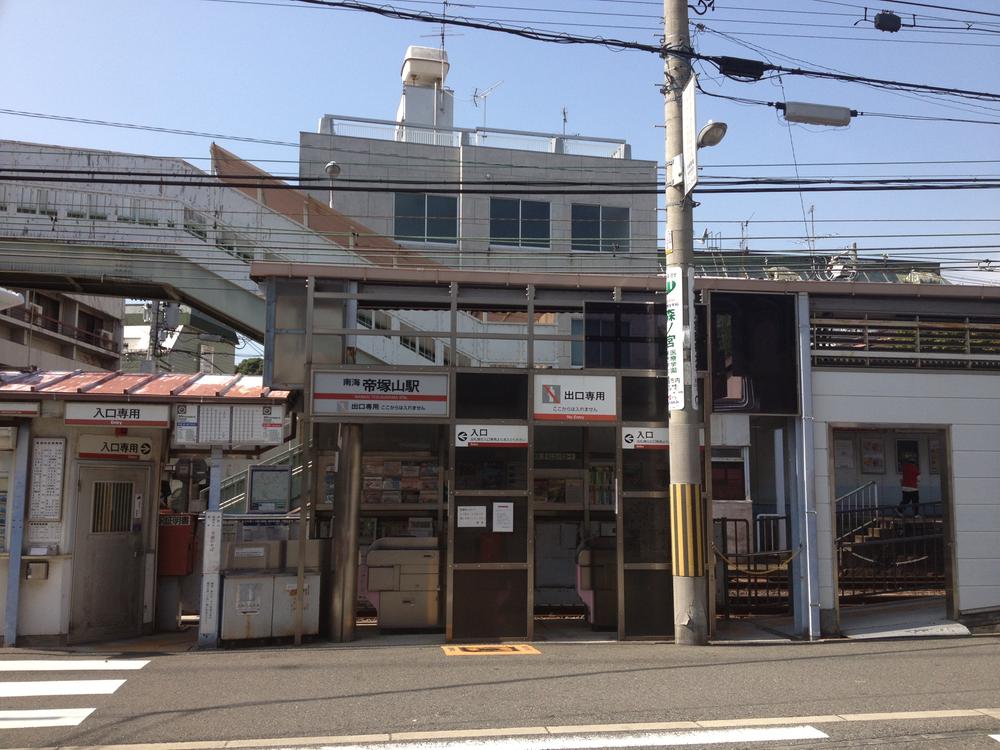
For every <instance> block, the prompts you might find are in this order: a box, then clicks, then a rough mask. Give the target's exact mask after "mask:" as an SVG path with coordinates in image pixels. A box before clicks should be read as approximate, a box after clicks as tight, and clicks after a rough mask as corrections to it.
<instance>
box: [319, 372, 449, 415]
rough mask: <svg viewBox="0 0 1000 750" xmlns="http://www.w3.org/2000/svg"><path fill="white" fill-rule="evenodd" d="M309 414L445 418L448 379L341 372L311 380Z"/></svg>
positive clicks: (411, 373) (411, 374) (384, 373)
mask: <svg viewBox="0 0 1000 750" xmlns="http://www.w3.org/2000/svg"><path fill="white" fill-rule="evenodd" d="M313 413H314V414H338V415H350V416H352V417H384V416H392V417H446V416H448V376H447V375H436V374H428V373H425V372H373V371H370V370H341V371H336V372H317V373H315V375H314V378H313Z"/></svg>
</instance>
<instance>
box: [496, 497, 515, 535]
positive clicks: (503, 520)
mask: <svg viewBox="0 0 1000 750" xmlns="http://www.w3.org/2000/svg"><path fill="white" fill-rule="evenodd" d="M493 530H494V531H503V532H508V533H509V532H512V531H514V503H493Z"/></svg>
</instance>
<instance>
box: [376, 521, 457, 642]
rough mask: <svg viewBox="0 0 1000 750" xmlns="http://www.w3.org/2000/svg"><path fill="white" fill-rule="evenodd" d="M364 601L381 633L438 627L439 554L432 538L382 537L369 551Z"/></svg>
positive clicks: (439, 608) (439, 610)
mask: <svg viewBox="0 0 1000 750" xmlns="http://www.w3.org/2000/svg"><path fill="white" fill-rule="evenodd" d="M367 569H368V577H367V592H366V598H367V599H368V600H369V601H370V602H371V603H372V605H373V606H374V607H375V609H376V610H377V611H378V625H379V628H380V629H417V628H437V627H440V626H441V551H440V550H439V549H438V541H437V539H436V538H435V537H423V538H421V537H384V538H382V539H377V540H376V541H375V542H374V543H373V544H372V546H371V547H369V549H368V555H367Z"/></svg>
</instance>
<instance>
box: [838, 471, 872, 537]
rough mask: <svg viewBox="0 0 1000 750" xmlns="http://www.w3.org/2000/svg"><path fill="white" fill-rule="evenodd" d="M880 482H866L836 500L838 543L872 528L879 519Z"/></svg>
mask: <svg viewBox="0 0 1000 750" xmlns="http://www.w3.org/2000/svg"><path fill="white" fill-rule="evenodd" d="M878 503H879V496H878V482H876V481H871V482H866V483H865V484H863V485H861V486H860V487H858V488H856V489H853V490H851V491H850V492H847V493H844V494H843V495H841V496H840V497H838V498H837V499H836V500H834V512H835V514H836V518H837V541H838V542H839V541H841V540H842V539H844V538H846V537H848V536H850V535H852V534H854V533H855V532H856V531H858V530H860V529H863V528H865V527H866V526H870V525H871V524H872V522H873V521H874V520H875V519H876V518H877V517H878V515H879V509H878Z"/></svg>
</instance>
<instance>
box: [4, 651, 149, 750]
mask: <svg viewBox="0 0 1000 750" xmlns="http://www.w3.org/2000/svg"><path fill="white" fill-rule="evenodd" d="M147 664H149V660H148V659H0V698H45V699H49V698H52V699H58V698H59V697H62V696H89V695H112V694H114V693H115V692H116V691H117V690H118V689H119V688H120V687H121V686H122V685H124V684H125V679H104V680H95V679H81V680H66V679H36V680H4V679H2V678H3V677H4V676H6V675H7V674H8V673H10V674H15V673H16V674H24V673H33V674H37V675H39V676H42V677H47V676H48V675H54V676H55V677H62V676H63V675H62V674H61V673H64V672H109V671H114V672H129V671H135V670H139V669H142V668H143V667H145V666H146V665H147ZM45 702H46V703H49V701H48V700H46V701H45ZM52 702H53V703H58V701H57V700H54V701H52ZM96 710H97V709H96V708H86V707H84V708H79V707H69V708H65V707H59V706H58V705H53V706H51V707H48V706H47V707H44V708H30V709H3V710H0V731H2V730H5V729H34V728H41V727H75V726H79V725H80V724H81V723H83V721H84V720H85V719H86V718H87V717H88V716H90V715H91V714H92V713H94V711H96ZM2 744H3V743H2V741H0V745H2Z"/></svg>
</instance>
